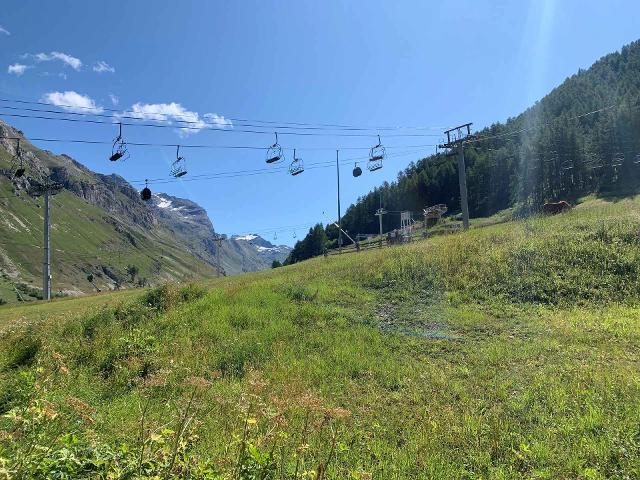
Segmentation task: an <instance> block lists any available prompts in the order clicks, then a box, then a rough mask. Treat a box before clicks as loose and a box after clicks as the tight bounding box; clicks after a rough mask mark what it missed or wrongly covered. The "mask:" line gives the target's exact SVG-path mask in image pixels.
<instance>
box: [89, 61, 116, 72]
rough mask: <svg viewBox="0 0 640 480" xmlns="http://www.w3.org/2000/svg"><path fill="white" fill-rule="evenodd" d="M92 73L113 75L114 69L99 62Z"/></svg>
mask: <svg viewBox="0 0 640 480" xmlns="http://www.w3.org/2000/svg"><path fill="white" fill-rule="evenodd" d="M93 71H94V72H98V73H105V72H109V73H115V71H116V69H115V68H113V67H112V66H111V65H109V64H108V63H107V62H103V61H99V62H96V63H95V65H94V66H93Z"/></svg>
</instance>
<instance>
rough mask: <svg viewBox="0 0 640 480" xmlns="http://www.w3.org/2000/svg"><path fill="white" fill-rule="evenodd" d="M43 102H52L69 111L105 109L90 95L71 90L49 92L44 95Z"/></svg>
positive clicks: (98, 111)
mask: <svg viewBox="0 0 640 480" xmlns="http://www.w3.org/2000/svg"><path fill="white" fill-rule="evenodd" d="M41 101H43V102H46V103H50V104H51V105H55V106H56V107H60V108H62V109H64V110H67V111H69V112H78V113H102V112H103V111H104V109H103V108H102V107H101V106H99V105H96V102H95V101H94V100H93V99H92V98H91V97H89V96H88V95H82V94H81V93H78V92H74V91H73V90H71V91H66V92H49V93H45V94H44V95H43V96H42V100H41Z"/></svg>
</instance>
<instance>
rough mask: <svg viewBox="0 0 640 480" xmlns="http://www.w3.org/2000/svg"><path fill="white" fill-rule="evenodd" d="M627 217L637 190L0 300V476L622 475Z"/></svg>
mask: <svg viewBox="0 0 640 480" xmlns="http://www.w3.org/2000/svg"><path fill="white" fill-rule="evenodd" d="M639 231H640V198H634V199H622V200H609V201H607V200H602V199H594V198H591V199H588V200H587V201H585V202H584V203H583V204H581V205H579V206H578V207H576V208H575V209H574V210H573V211H571V212H569V213H567V214H563V215H559V216H556V217H546V218H533V219H529V220H524V221H517V222H507V223H504V224H499V225H491V226H486V227H483V228H477V229H473V230H471V231H469V232H464V233H456V234H451V235H445V236H440V237H436V238H432V239H430V240H427V241H423V242H416V243H414V244H412V245H409V246H402V247H393V248H384V249H382V250H370V251H367V252H361V253H359V254H356V253H353V254H349V255H343V256H342V257H338V256H332V257H330V258H317V259H314V260H311V261H307V262H303V263H301V264H297V265H294V266H290V267H284V268H280V269H276V270H272V271H268V272H261V273H258V274H251V275H242V276H238V277H232V278H224V279H220V280H212V281H211V282H210V283H209V284H205V285H183V286H173V287H172V286H166V287H162V288H160V289H151V290H145V291H141V292H140V293H137V292H136V293H135V294H134V293H133V292H127V296H126V297H120V298H117V299H113V300H109V296H106V295H102V296H96V297H88V298H84V299H81V302H82V303H81V304H79V303H75V302H76V301H74V300H60V301H56V302H53V303H51V304H50V305H45V306H43V305H41V304H34V305H29V306H21V307H14V306H4V307H0V330H1V331H2V333H1V336H0V344H1V346H0V372H1V373H0V386H1V387H0V409H1V410H2V411H3V412H5V413H6V415H5V416H4V417H2V419H1V420H0V422H1V424H0V426H1V427H2V430H1V431H0V445H1V447H0V472H3V471H4V472H11V475H13V476H14V477H15V478H46V477H55V476H56V475H57V477H56V478H69V477H71V478H170V477H177V478H246V479H281V478H283V479H284V478H286V479H292V478H336V479H345V478H352V479H370V478H379V479H389V478H407V479H414V478H442V479H455V478H465V479H471V478H474V479H475V478H492V479H507V478H513V479H520V478H585V479H599V478H638V476H640V408H639V407H638V406H639V405H640V373H639V372H640V368H639V367H640V349H638V344H639V341H640V322H639V318H640V303H639V302H638V300H639V299H640V284H639V282H638V268H639V265H640V239H639V237H638V232H639ZM121 295H122V294H121ZM3 469H4V470H3ZM0 474H1V473H0ZM64 475H68V477H65V476H64Z"/></svg>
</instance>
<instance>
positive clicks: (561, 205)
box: [542, 200, 572, 215]
mask: <svg viewBox="0 0 640 480" xmlns="http://www.w3.org/2000/svg"><path fill="white" fill-rule="evenodd" d="M571 208H572V207H571V205H570V204H569V203H568V202H565V201H564V200H560V201H559V202H547V203H545V204H544V205H543V206H542V213H544V214H546V215H555V214H557V213H564V212H566V211H569V210H571Z"/></svg>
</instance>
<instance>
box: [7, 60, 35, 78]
mask: <svg viewBox="0 0 640 480" xmlns="http://www.w3.org/2000/svg"><path fill="white" fill-rule="evenodd" d="M27 68H30V67H29V66H28V65H23V64H21V63H14V64H13V65H9V68H7V73H11V74H13V75H15V76H16V77H19V76H20V75H22V74H23V73H24V72H25V71H26V70H27Z"/></svg>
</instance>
